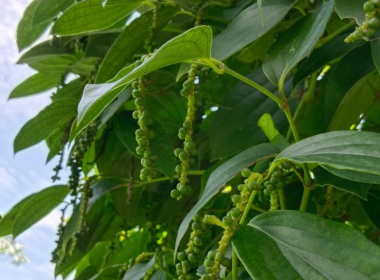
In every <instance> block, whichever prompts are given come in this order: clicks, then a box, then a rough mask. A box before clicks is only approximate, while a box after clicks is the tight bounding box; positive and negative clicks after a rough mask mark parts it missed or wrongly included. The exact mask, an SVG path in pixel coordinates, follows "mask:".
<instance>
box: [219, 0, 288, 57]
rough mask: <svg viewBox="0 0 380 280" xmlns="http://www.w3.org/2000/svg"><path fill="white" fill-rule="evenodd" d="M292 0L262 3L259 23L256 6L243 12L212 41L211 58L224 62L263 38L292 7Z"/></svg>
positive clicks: (258, 12)
mask: <svg viewBox="0 0 380 280" xmlns="http://www.w3.org/2000/svg"><path fill="white" fill-rule="evenodd" d="M295 2H296V1H294V0H267V1H264V2H263V7H262V17H263V20H264V24H262V22H261V18H260V11H259V8H258V6H257V4H254V5H252V6H249V7H248V8H246V9H245V10H243V11H242V12H241V13H240V14H239V15H238V16H237V17H236V18H235V19H234V20H233V21H232V22H231V23H230V24H229V25H228V27H227V28H226V29H225V30H223V31H222V32H221V33H220V34H218V35H216V36H215V38H214V40H213V46H212V57H214V58H216V59H218V60H225V59H226V58H228V57H230V56H231V55H233V54H234V53H236V52H238V51H239V50H241V49H242V48H243V47H245V46H247V45H249V44H250V43H252V42H253V41H255V40H256V39H258V38H260V37H261V36H263V35H264V34H265V33H267V32H268V31H269V30H271V29H272V28H273V27H274V26H275V25H277V23H278V22H280V21H281V20H282V19H283V18H284V17H285V16H286V15H287V13H288V12H289V10H290V9H291V8H292V7H293V5H294V3H295Z"/></svg>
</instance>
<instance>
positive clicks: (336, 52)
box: [293, 33, 365, 88]
mask: <svg viewBox="0 0 380 280" xmlns="http://www.w3.org/2000/svg"><path fill="white" fill-rule="evenodd" d="M347 36H348V34H347V33H345V34H340V35H338V36H337V37H335V38H334V40H332V41H330V42H328V43H327V44H325V45H323V46H322V47H320V48H318V49H316V50H314V51H313V52H312V53H311V54H310V55H309V57H308V58H306V59H305V60H304V61H303V62H302V63H301V67H300V68H299V69H298V71H297V72H296V74H295V75H294V77H293V88H295V87H296V86H297V85H298V84H299V83H300V82H302V81H303V80H304V79H306V78H307V77H308V76H310V75H311V74H313V73H314V72H316V71H318V70H320V69H321V68H322V67H324V66H325V65H327V64H328V63H329V62H331V61H333V60H334V59H337V58H339V57H342V56H344V55H345V54H347V53H348V52H350V51H351V50H352V49H354V48H357V47H359V46H361V45H363V44H364V43H365V41H364V40H359V41H355V42H353V43H350V44H347V43H345V42H344V39H345V38H346V37H347Z"/></svg>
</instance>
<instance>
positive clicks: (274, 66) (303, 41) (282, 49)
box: [263, 1, 333, 85]
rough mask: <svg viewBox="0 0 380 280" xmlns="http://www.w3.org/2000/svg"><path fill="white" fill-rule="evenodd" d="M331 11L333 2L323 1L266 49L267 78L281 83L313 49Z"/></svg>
mask: <svg viewBox="0 0 380 280" xmlns="http://www.w3.org/2000/svg"><path fill="white" fill-rule="evenodd" d="M332 11H333V2H332V1H329V2H325V3H323V5H322V6H321V7H320V8H319V9H318V10H317V11H316V12H314V13H310V14H308V15H307V16H305V17H303V18H302V19H301V20H299V21H298V22H297V23H295V24H294V25H293V26H292V27H291V28H289V30H287V31H286V32H285V33H284V34H283V35H282V36H281V38H279V39H278V40H277V41H276V42H275V43H274V44H273V45H272V46H271V47H270V48H269V50H268V55H269V59H268V60H267V61H265V62H264V64H263V69H264V72H265V74H266V75H267V77H268V78H269V80H270V81H271V82H272V83H273V84H275V85H278V84H281V83H283V81H284V80H285V78H286V76H287V74H288V73H289V71H290V70H291V69H292V68H293V67H294V66H295V65H296V64H297V63H298V62H300V61H301V60H302V59H303V58H305V57H306V56H307V55H309V53H310V52H311V51H312V50H313V48H314V46H315V45H316V44H317V42H318V39H319V38H320V37H321V36H322V34H323V32H324V31H325V28H326V24H327V22H328V20H329V19H330V16H331V13H332Z"/></svg>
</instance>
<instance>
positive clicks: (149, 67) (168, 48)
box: [78, 26, 212, 125]
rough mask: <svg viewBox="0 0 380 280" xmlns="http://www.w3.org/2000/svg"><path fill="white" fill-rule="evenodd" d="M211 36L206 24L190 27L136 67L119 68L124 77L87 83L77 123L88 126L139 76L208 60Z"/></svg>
mask: <svg viewBox="0 0 380 280" xmlns="http://www.w3.org/2000/svg"><path fill="white" fill-rule="evenodd" d="M211 37H212V34H211V28H210V27H208V26H200V27H196V28H193V29H190V30H189V31H187V32H185V33H183V34H181V35H179V36H178V37H175V38H174V39H172V40H170V41H169V42H167V43H166V44H165V45H163V46H162V47H161V48H160V49H159V50H158V51H156V52H155V53H154V54H153V56H151V57H150V58H149V59H147V60H145V62H144V63H143V64H141V65H140V66H139V67H137V68H135V69H134V65H130V66H128V67H126V68H124V69H122V70H121V71H120V72H119V73H123V74H124V75H125V77H124V78H122V79H120V80H118V81H116V82H112V83H107V84H100V85H87V86H86V88H85V90H84V93H83V98H82V100H81V102H80V103H79V108H78V123H79V124H80V125H82V123H84V124H85V125H88V124H89V123H90V122H91V121H92V120H94V119H95V118H96V117H97V116H99V115H100V114H101V112H102V111H103V110H104V108H105V107H106V106H107V105H108V104H109V103H111V102H112V100H114V99H115V98H116V96H118V95H119V94H120V92H121V91H122V90H123V89H124V88H125V87H126V86H127V85H128V84H129V83H130V82H132V81H133V80H135V79H136V78H138V77H140V76H143V75H145V74H148V73H150V72H152V71H154V70H157V69H160V68H163V67H165V66H168V65H171V64H175V63H179V62H181V61H185V60H192V59H202V58H203V59H209V58H210V48H211ZM132 69H133V70H132ZM131 70H132V71H131ZM117 77H119V74H118V75H117Z"/></svg>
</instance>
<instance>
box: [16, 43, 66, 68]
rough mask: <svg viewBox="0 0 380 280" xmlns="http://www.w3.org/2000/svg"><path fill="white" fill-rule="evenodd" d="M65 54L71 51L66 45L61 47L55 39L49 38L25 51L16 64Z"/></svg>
mask: <svg viewBox="0 0 380 280" xmlns="http://www.w3.org/2000/svg"><path fill="white" fill-rule="evenodd" d="M66 54H72V51H71V50H70V49H69V48H67V47H63V48H62V47H61V46H60V44H58V43H57V42H56V41H51V40H49V41H45V42H42V43H39V44H38V45H35V46H34V47H32V48H31V49H29V50H28V51H26V52H25V53H24V54H23V55H22V56H21V57H20V59H19V60H18V61H17V64H23V63H28V64H29V63H33V62H38V61H41V60H45V59H48V58H52V57H56V56H60V55H66Z"/></svg>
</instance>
